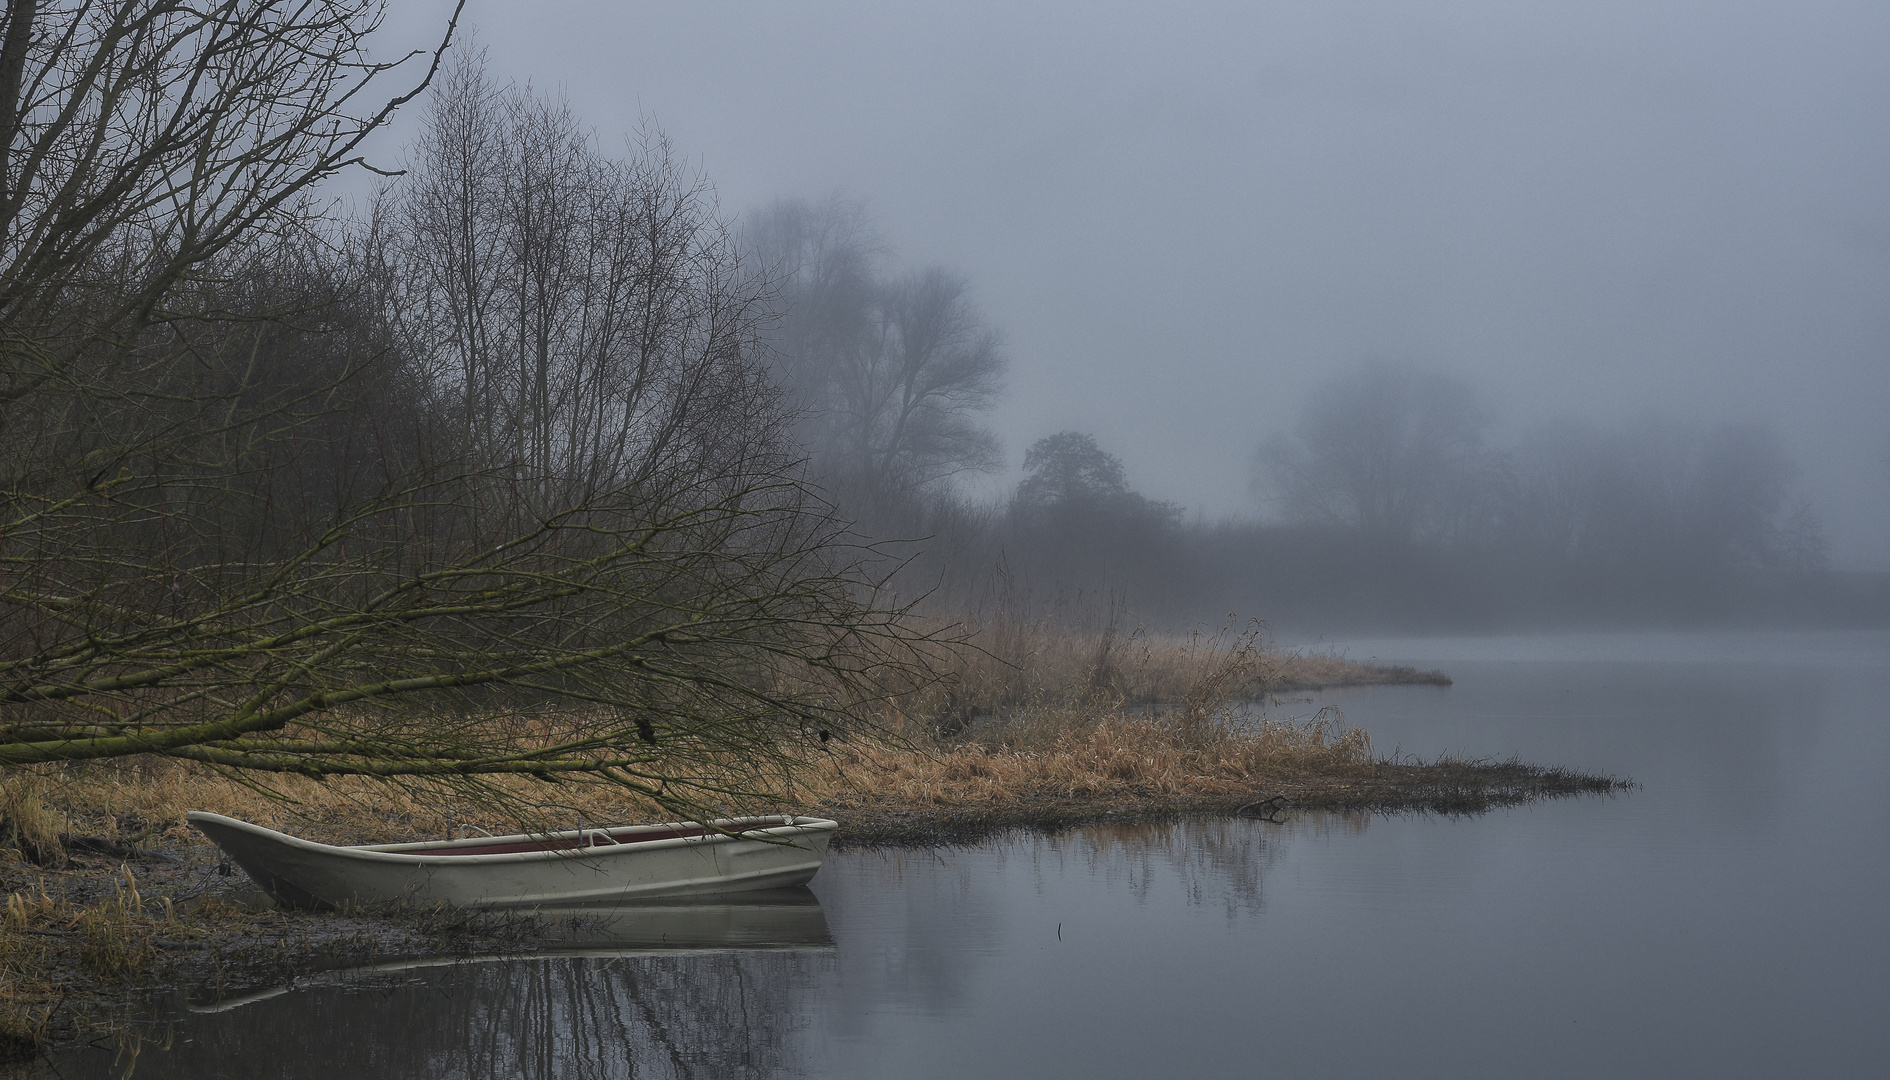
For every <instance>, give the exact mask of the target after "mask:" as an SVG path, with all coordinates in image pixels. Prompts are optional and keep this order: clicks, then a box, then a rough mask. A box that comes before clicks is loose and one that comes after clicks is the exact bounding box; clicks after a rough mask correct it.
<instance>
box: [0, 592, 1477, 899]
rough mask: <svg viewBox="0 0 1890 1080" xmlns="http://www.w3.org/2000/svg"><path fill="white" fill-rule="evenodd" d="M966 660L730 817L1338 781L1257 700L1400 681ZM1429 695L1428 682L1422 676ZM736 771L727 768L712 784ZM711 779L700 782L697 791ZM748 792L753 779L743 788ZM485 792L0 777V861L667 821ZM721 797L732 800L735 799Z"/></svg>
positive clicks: (1118, 636) (58, 774) (1168, 642)
mask: <svg viewBox="0 0 1890 1080" xmlns="http://www.w3.org/2000/svg"><path fill="white" fill-rule="evenodd" d="M966 637H967V641H968V645H969V647H968V648H963V649H959V650H957V651H955V652H953V653H950V654H947V655H946V657H945V663H946V665H947V666H946V668H945V670H944V672H943V678H942V679H941V680H940V681H939V682H938V683H937V684H936V685H934V686H933V687H931V688H929V689H928V690H927V691H925V692H923V693H921V694H917V695H907V696H905V697H888V698H887V700H886V704H885V707H884V710H883V713H882V716H881V717H880V720H881V722H882V724H883V727H884V729H885V731H886V732H887V736H888V737H887V738H885V739H884V740H874V739H863V738H856V739H852V740H849V741H835V742H834V743H833V744H832V745H831V746H828V747H822V750H824V751H825V752H824V753H818V754H815V755H813V762H812V764H811V766H810V767H809V768H807V769H804V770H803V771H801V772H800V774H799V775H798V776H795V777H793V778H791V780H790V781H789V782H787V783H776V784H774V785H773V787H774V789H775V790H776V791H778V792H779V793H780V794H779V796H778V798H777V799H775V800H773V801H772V802H769V803H768V804H767V805H759V804H757V803H756V802H754V801H753V800H750V801H747V802H744V803H737V802H734V801H731V802H729V803H728V804H727V805H725V806H722V807H719V809H722V810H726V811H730V812H750V811H773V810H794V811H799V812H806V811H810V810H811V811H822V810H831V811H840V810H846V809H849V808H859V807H863V806H868V805H870V806H874V807H879V808H883V809H888V810H896V809H898V808H902V807H904V808H935V807H941V806H979V807H984V808H987V809H988V808H993V807H1001V806H1004V805H1008V804H1014V803H1017V802H1019V801H1028V800H1031V799H1037V798H1042V797H1045V796H1053V797H1057V798H1087V799H1096V800H1133V799H1138V798H1140V799H1172V798H1179V797H1221V796H1233V795H1236V794H1239V793H1242V792H1249V791H1253V790H1255V788H1256V787H1257V786H1259V785H1262V784H1264V783H1266V782H1268V781H1269V780H1277V779H1280V778H1284V777H1301V778H1304V777H1308V776H1315V775H1317V776H1324V777H1327V778H1336V777H1343V776H1351V775H1355V774H1357V773H1359V771H1360V770H1364V771H1365V772H1366V773H1369V772H1370V771H1371V770H1372V768H1373V765H1372V761H1371V741H1370V739H1369V737H1368V736H1367V735H1366V734H1365V733H1364V732H1361V731H1356V730H1347V729H1345V728H1344V726H1343V721H1342V718H1340V717H1339V716H1337V714H1336V713H1326V714H1321V716H1319V717H1316V718H1314V719H1313V720H1311V721H1306V722H1282V721H1276V720H1269V719H1266V718H1265V717H1264V716H1263V715H1262V714H1261V713H1260V711H1259V706H1261V705H1263V704H1264V702H1265V697H1266V695H1267V694H1268V693H1269V692H1271V691H1273V690H1276V689H1282V688H1296V687H1300V686H1304V685H1333V684H1338V683H1347V682H1383V681H1400V680H1401V679H1403V680H1404V681H1409V680H1408V679H1405V676H1407V675H1416V676H1418V677H1423V676H1422V673H1410V672H1408V669H1406V670H1405V671H1403V672H1400V671H1398V670H1396V669H1383V668H1374V667H1371V666H1368V665H1362V664H1357V663H1353V662H1351V661H1347V660H1344V659H1343V658H1342V657H1336V656H1330V655H1320V654H1314V655H1285V654H1281V653H1278V652H1272V651H1269V650H1267V649H1265V648H1264V647H1263V643H1262V637H1261V628H1260V627H1259V626H1258V625H1257V624H1254V625H1249V626H1247V627H1245V628H1242V629H1238V630H1237V629H1232V628H1229V629H1224V630H1223V631H1222V632H1220V633H1217V634H1208V633H1195V634H1189V635H1174V636H1162V635H1156V634H1151V633H1148V632H1146V631H1142V630H1135V631H1129V632H1123V631H1121V630H1120V629H1119V626H1118V624H1117V623H1116V622H1114V621H1107V622H1104V623H1103V624H1102V625H1099V626H1092V627H1089V628H1081V627H1079V628H1076V629H1071V628H1069V627H1067V626H1064V625H1061V624H1059V623H1057V622H1056V621H1054V620H1052V619H1048V618H1040V619H1035V620H1031V621H1028V622H1026V621H1020V620H1016V619H1011V618H1005V617H999V618H994V619H990V620H987V621H984V622H981V623H977V624H975V625H973V626H971V627H970V629H969V632H968V633H967V635H966ZM1439 677H1440V678H1441V676H1439ZM740 771H741V766H740V763H731V764H730V766H729V767H728V777H727V778H728V779H733V778H735V776H736V774H737V773H739V772H740ZM707 779H708V780H710V781H711V782H713V781H714V780H715V778H714V777H708V778H707ZM742 779H744V780H746V781H748V783H747V784H746V785H745V786H748V787H751V788H752V787H754V786H755V783H754V781H755V780H756V778H755V777H754V776H752V775H751V776H747V777H743V778H742ZM493 786H494V788H496V789H497V790H498V791H499V792H500V794H501V795H502V796H503V798H502V799H501V800H500V801H497V802H495V801H494V800H493V799H492V797H491V795H492V792H491V791H485V792H471V791H468V792H455V791H453V790H450V789H448V790H443V789H440V788H402V787H389V786H387V785H384V784H381V783H378V782H375V781H373V780H369V779H365V778H359V777H330V778H327V779H323V780H319V781H318V780H315V779H311V778H308V777H303V776H297V775H278V776H271V777H268V778H267V779H266V786H262V785H259V784H255V783H248V782H244V781H242V780H239V779H232V778H229V777H226V776H224V775H219V774H217V773H214V772H211V771H209V770H207V769H206V768H204V767H202V766H199V765H196V764H194V763H190V762H182V761H174V760H164V759H157V758H136V759H125V760H120V761H105V762H96V763H88V764H77V765H69V766H64V767H59V768H42V769H38V770H10V771H9V772H7V773H6V774H5V775H4V776H0V813H4V815H5V818H6V821H7V822H8V825H7V828H8V829H9V830H10V831H11V833H12V834H13V836H14V837H15V838H16V842H15V844H14V845H13V846H14V849H15V850H16V851H17V852H19V853H20V854H26V855H30V856H32V861H34V862H36V863H40V864H41V865H48V864H50V865H57V864H58V862H57V859H48V858H42V857H40V854H41V853H47V852H56V851H57V850H58V848H59V843H60V837H61V836H62V835H64V836H67V837H72V836H92V837H102V838H107V839H113V840H116V841H120V842H130V841H137V842H139V843H141V844H143V845H145V846H157V847H168V848H172V849H175V848H179V847H188V846H192V845H197V844H201V843H202V840H201V838H200V837H199V836H198V835H197V834H196V833H195V832H194V831H193V830H190V829H189V828H188V827H186V826H185V825H184V822H183V818H184V813H185V811H187V810H211V811H215V812H217V813H222V814H228V815H230V816H233V817H239V818H243V819H246V820H250V821H255V822H258V823H260V824H264V825H269V826H272V827H276V828H280V829H284V830H287V831H292V832H295V833H296V834H298V835H302V836H306V837H308V838H310V839H316V840H323V841H327V842H331V843H368V842H386V841H394V840H409V839H422V838H427V837H437V836H460V835H471V834H472V833H473V832H474V831H478V830H483V831H487V832H509V831H515V830H518V829H521V828H523V829H528V830H529V829H540V828H553V827H570V826H575V825H598V824H610V823H618V822H623V821H635V820H652V819H660V818H662V817H665V816H668V815H666V814H665V813H664V811H663V810H662V809H661V808H660V807H658V806H657V805H656V804H654V803H653V802H651V801H650V800H648V799H645V798H642V797H639V796H638V795H636V794H635V793H633V792H629V791H626V790H625V789H623V788H620V787H616V786H613V785H609V784H587V783H562V784H545V783H541V782H534V781H530V780H526V779H518V780H515V781H500V782H499V783H497V784H496V785H493ZM730 786H731V787H733V786H742V785H735V784H731V785H730Z"/></svg>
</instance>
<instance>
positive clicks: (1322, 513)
mask: <svg viewBox="0 0 1890 1080" xmlns="http://www.w3.org/2000/svg"><path fill="white" fill-rule="evenodd" d="M1488 424H1489V419H1488V416H1487V415H1486V414H1485V413H1484V412H1483V410H1482V409H1481V408H1480V407H1479V406H1478V405H1477V402H1476V395H1475V393H1474V392H1473V391H1472V390H1471V389H1470V387H1468V386H1466V385H1465V384H1463V383H1461V382H1459V381H1458V380H1456V379H1452V378H1449V377H1448V376H1443V375H1437V374H1433V373H1429V372H1425V371H1421V370H1419V369H1418V368H1415V367H1412V366H1410V365H1406V364H1394V363H1388V362H1382V361H1373V362H1369V363H1365V364H1361V365H1359V366H1358V367H1356V368H1354V369H1353V370H1351V371H1349V372H1346V373H1344V374H1341V375H1338V376H1335V377H1333V378H1332V379H1329V380H1327V381H1326V382H1325V383H1323V384H1321V385H1320V386H1319V387H1318V388H1317V389H1316V390H1315V391H1314V392H1313V394H1312V397H1311V398H1310V399H1309V400H1308V402H1307V404H1306V407H1305V409H1304V411H1303V412H1302V413H1301V415H1300V420H1299V425H1298V428H1297V430H1296V431H1295V437H1294V438H1291V439H1285V438H1276V439H1274V440H1272V441H1270V442H1268V443H1266V444H1264V445H1263V446H1262V447H1261V448H1260V450H1259V453H1258V454H1257V455H1256V458H1255V489H1256V492H1257V493H1260V494H1262V495H1269V496H1271V497H1272V498H1274V499H1276V500H1277V501H1278V504H1279V506H1280V507H1281V509H1282V510H1283V511H1284V512H1285V514H1286V516H1287V517H1288V518H1290V519H1294V520H1300V521H1311V522H1319V523H1324V524H1330V525H1339V526H1344V527H1348V528H1354V529H1359V530H1363V531H1364V532H1366V533H1369V534H1372V535H1376V536H1381V537H1384V538H1386V539H1392V540H1398V539H1409V538H1412V537H1416V536H1420V535H1436V534H1437V533H1439V532H1440V531H1444V530H1447V529H1448V527H1449V525H1450V523H1452V522H1454V521H1457V520H1459V519H1460V518H1461V515H1462V510H1463V506H1464V504H1465V501H1466V500H1474V499H1476V498H1477V497H1478V488H1477V485H1476V483H1475V478H1476V474H1477V473H1479V472H1480V471H1481V469H1482V464H1483V463H1482V462H1481V461H1480V456H1481V450H1482V439H1483V433H1484V431H1485V429H1486V428H1487V427H1488Z"/></svg>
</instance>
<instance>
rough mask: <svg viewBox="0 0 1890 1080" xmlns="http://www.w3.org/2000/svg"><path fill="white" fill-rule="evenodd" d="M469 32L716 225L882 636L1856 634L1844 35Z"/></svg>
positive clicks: (1432, 16) (1307, 19)
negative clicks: (908, 609)
mask: <svg viewBox="0 0 1890 1080" xmlns="http://www.w3.org/2000/svg"><path fill="white" fill-rule="evenodd" d="M445 10H446V9H445V7H444V6H443V5H437V4H414V5H409V6H404V7H403V8H402V9H401V10H400V11H399V12H397V13H396V18H397V19H399V20H403V21H402V22H400V23H398V24H397V25H394V26H392V27H391V28H390V29H391V30H392V31H393V33H394V35H395V36H398V35H399V34H401V33H406V32H409V28H410V29H411V32H412V33H413V34H414V35H415V36H416V38H418V37H423V36H424V35H425V33H426V32H428V30H429V28H431V27H432V26H434V25H435V24H436V23H438V22H439V21H440V19H441V17H442V16H443V14H444V12H445ZM467 21H468V22H470V23H471V25H472V26H473V27H474V28H475V31H476V38H472V39H468V41H466V42H464V43H462V45H461V46H460V48H461V51H462V52H464V53H468V54H469V53H471V52H474V51H479V52H482V53H483V56H484V64H485V68H486V71H487V73H488V76H489V77H491V78H493V79H494V80H497V81H502V82H511V83H516V84H518V85H520V86H529V87H530V88H531V89H532V91H533V92H535V93H541V94H545V95H548V96H549V97H551V98H557V99H559V100H561V101H562V102H563V103H564V104H565V105H566V106H567V107H568V108H569V109H570V111H571V112H572V114H573V115H575V116H576V117H578V118H579V120H580V121H581V123H583V124H585V125H588V126H589V128H590V129H591V130H592V131H593V132H594V133H595V137H596V140H597V143H598V145H599V146H600V147H602V148H603V149H604V150H605V151H607V152H613V153H614V152H618V151H619V150H622V149H623V148H625V147H630V149H631V150H634V147H633V146H630V144H628V143H626V141H625V139H626V136H627V135H631V134H636V133H643V134H640V135H637V137H639V138H642V137H647V133H648V132H649V131H651V130H660V131H661V132H662V133H663V134H664V135H665V136H666V137H667V138H668V139H669V140H670V141H671V146H672V148H673V152H674V153H675V154H677V155H678V156H679V157H680V158H682V159H684V160H687V161H688V162H690V163H691V164H692V166H693V167H695V168H696V169H698V170H699V172H700V175H701V177H702V178H703V180H704V181H705V182H706V183H708V184H710V185H712V186H713V190H714V194H715V197H716V198H717V199H718V200H719V206H720V208H721V213H723V214H724V215H725V216H726V217H727V218H728V220H729V221H730V222H731V223H732V225H733V226H734V229H735V231H736V233H737V234H738V235H739V236H740V237H741V238H742V239H741V243H742V245H743V258H744V266H745V268H746V271H747V272H749V273H751V274H756V275H760V276H762V277H764V278H765V279H766V280H767V282H768V283H769V288H770V290H771V295H772V302H773V304H774V307H775V319H774V321H773V322H772V323H771V326H770V330H769V331H768V335H767V337H768V342H767V344H768V347H769V349H770V350H771V353H772V363H773V364H774V365H775V369H776V371H777V374H778V377H779V379H780V382H781V385H782V386H783V387H784V388H785V390H786V391H787V393H788V394H789V395H790V397H791V399H792V400H793V401H794V403H795V405H796V407H797V408H798V410H799V415H800V416H801V417H802V420H801V422H800V424H799V427H798V429H797V432H796V435H797V438H798V440H799V442H800V444H801V446H802V448H803V451H804V453H805V454H806V455H807V457H808V461H809V465H808V468H809V475H810V477H811V478H812V479H814V480H815V482H816V483H817V484H819V485H820V487H821V488H822V490H823V491H825V492H826V493H827V495H828V497H829V498H831V499H833V500H834V501H835V502H836V503H837V504H839V505H840V506H841V507H842V509H843V510H844V511H846V513H847V514H848V515H849V516H850V517H852V518H853V519H854V520H856V521H858V522H859V523H860V528H861V531H862V532H864V533H866V534H869V535H871V536H873V537H875V538H879V539H888V538H895V539H914V538H916V539H914V544H913V545H912V547H911V549H910V551H909V552H908V553H910V552H911V551H916V552H918V553H919V554H918V557H917V558H916V560H915V562H914V563H913V565H912V567H910V568H909V571H910V572H911V574H912V576H913V580H914V585H913V587H914V588H920V587H923V586H922V585H921V584H920V583H921V582H924V581H928V580H929V581H935V582H941V583H942V593H943V594H958V595H961V596H972V595H975V594H977V593H978V592H979V591H980V590H985V591H987V592H988V591H989V589H990V588H992V587H993V586H992V582H993V581H995V580H999V579H1002V580H1004V581H1007V582H1009V583H1010V585H1009V586H1007V587H1012V588H1017V587H1023V588H1027V589H1028V590H1030V591H1031V592H1032V593H1033V594H1034V595H1037V596H1039V597H1048V596H1064V597H1068V596H1074V595H1079V594H1080V595H1084V596H1088V597H1092V598H1094V597H1106V598H1109V601H1110V602H1117V603H1123V604H1127V605H1128V606H1129V607H1131V608H1132V609H1134V610H1136V611H1137V612H1138V613H1141V614H1144V615H1146V616H1147V617H1150V618H1155V619H1159V620H1162V621H1171V620H1172V621H1176V622H1182V623H1186V622H1189V621H1195V620H1214V619H1218V618H1221V617H1223V616H1225V615H1226V614H1228V613H1234V614H1236V615H1238V616H1239V617H1242V618H1245V617H1262V618H1266V619H1269V620H1272V621H1274V622H1275V623H1276V625H1296V626H1304V627H1308V628H1312V629H1326V628H1329V627H1338V626H1353V625H1367V624H1369V625H1396V626H1403V627H1412V628H1423V627H1438V626H1477V625H1491V626H1497V625H1500V626H1516V625H1534V624H1545V623H1568V622H1574V623H1580V624H1614V623H1624V622H1625V623H1638V622H1650V621H1651V622H1657V623H1662V624H1695V623H1715V622H1721V621H1726V620H1736V621H1767V620H1784V621H1791V622H1800V621H1804V620H1806V619H1825V618H1832V619H1838V620H1840V621H1843V622H1854V621H1858V620H1864V621H1877V620H1880V619H1882V618H1883V617H1884V616H1885V613H1886V611H1890V599H1887V598H1890V583H1887V579H1886V577H1885V571H1890V434H1886V428H1885V425H1884V423H1883V420H1882V417H1883V416H1884V413H1885V407H1886V405H1890V363H1886V352H1887V350H1890V320H1886V319H1885V317H1884V312H1885V311H1886V310H1887V309H1886V305H1885V304H1884V298H1885V293H1886V289H1887V288H1890V216H1887V215H1886V211H1885V209H1884V207H1883V204H1882V201H1881V194H1880V187H1881V177H1882V175H1883V174H1884V166H1885V164H1886V161H1885V158H1886V151H1890V134H1886V132H1885V131H1884V130H1883V127H1882V125H1881V123H1879V122H1878V121H1877V119H1876V114H1877V107H1878V104H1877V103H1879V102H1881V101H1882V100H1884V95H1885V91H1886V90H1890V86H1886V83H1887V82H1890V72H1886V70H1885V69H1884V67H1883V65H1882V64H1881V62H1880V57H1881V54H1882V46H1883V44H1884V43H1885V42H1886V40H1890V12H1886V11H1885V10H1884V9H1882V8H1881V7H1879V6H1876V5H1869V4H1863V3H1849V4H1846V3H1828V4H1814V5H1806V6H1794V7H1793V8H1791V9H1790V10H1789V11H1787V10H1784V9H1779V8H1776V7H1771V6H1765V5H1731V6H1728V5H1694V4H1681V3H1658V4H1618V5H1581V6H1579V7H1571V8H1567V9H1540V8H1527V9H1519V8H1515V7H1513V6H1511V5H1502V4H1482V3H1452V4H1433V5H1423V6H1421V7H1413V6H1407V5H1380V4H1324V3H1322V4H1275V5H1262V6H1247V5H1187V6H1180V7H1177V6H1172V5H1167V6H1161V7H1149V8H1127V9H1106V10H1098V9H1093V8H1090V7H1079V6H1036V7H1031V8H1029V9H1027V10H1018V9H1015V8H1013V7H1010V6H1002V5H949V6H946V7H940V8H902V7H888V6H881V5H843V4H822V5H794V6H779V7H765V6H764V7H744V8H739V9H734V8H719V7H710V6H685V5H639V6H618V5H586V4H572V5H559V6H557V7H554V8H549V9H539V8H532V9H530V10H527V9H523V8H515V7H509V6H505V5H497V4H481V3H475V4H473V5H471V6H470V7H469V9H468V14H467ZM419 123H420V118H419V115H418V114H417V113H416V114H414V115H413V116H410V117H407V118H406V119H404V120H403V121H402V124H403V125H405V126H404V127H399V128H397V129H396V130H395V131H394V132H390V133H389V134H388V136H387V138H386V141H385V142H384V144H383V150H382V154H383V156H385V157H387V158H389V159H390V160H391V159H396V158H399V156H400V155H401V154H403V153H405V152H406V151H405V150H404V149H403V148H402V147H403V144H404V143H405V142H407V141H410V140H411V139H412V136H413V133H414V131H415V130H416V129H417V125H418V124H419ZM1020 583H1021V584H1020Z"/></svg>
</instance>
